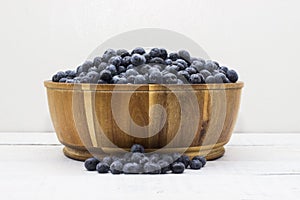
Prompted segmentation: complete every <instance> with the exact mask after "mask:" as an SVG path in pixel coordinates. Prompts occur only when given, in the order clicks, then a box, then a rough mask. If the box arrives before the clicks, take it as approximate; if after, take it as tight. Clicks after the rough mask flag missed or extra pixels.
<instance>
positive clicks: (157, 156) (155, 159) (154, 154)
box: [149, 153, 160, 163]
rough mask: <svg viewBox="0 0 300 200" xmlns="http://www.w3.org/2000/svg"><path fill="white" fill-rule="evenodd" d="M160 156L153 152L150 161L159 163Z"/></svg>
mask: <svg viewBox="0 0 300 200" xmlns="http://www.w3.org/2000/svg"><path fill="white" fill-rule="evenodd" d="M159 158H160V156H159V154H157V153H153V154H151V155H150V156H149V160H150V162H154V163H157V162H158V161H159Z"/></svg>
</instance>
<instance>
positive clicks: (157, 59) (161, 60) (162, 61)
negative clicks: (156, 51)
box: [149, 57, 165, 65]
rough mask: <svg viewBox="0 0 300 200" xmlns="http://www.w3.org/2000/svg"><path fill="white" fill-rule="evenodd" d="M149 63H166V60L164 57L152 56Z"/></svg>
mask: <svg viewBox="0 0 300 200" xmlns="http://www.w3.org/2000/svg"><path fill="white" fill-rule="evenodd" d="M149 63H154V64H160V65H165V61H164V60H163V59H162V58H160V57H155V58H151V60H150V61H149Z"/></svg>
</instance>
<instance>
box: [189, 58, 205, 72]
mask: <svg viewBox="0 0 300 200" xmlns="http://www.w3.org/2000/svg"><path fill="white" fill-rule="evenodd" d="M191 67H193V68H195V69H196V70H197V71H198V72H200V71H201V70H203V69H204V63H203V62H201V61H199V60H195V61H194V62H193V63H192V65H191Z"/></svg>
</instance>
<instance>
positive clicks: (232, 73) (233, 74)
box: [226, 69, 239, 83]
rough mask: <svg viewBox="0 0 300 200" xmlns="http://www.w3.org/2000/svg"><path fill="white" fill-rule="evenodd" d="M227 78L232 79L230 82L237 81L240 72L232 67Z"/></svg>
mask: <svg viewBox="0 0 300 200" xmlns="http://www.w3.org/2000/svg"><path fill="white" fill-rule="evenodd" d="M226 75H227V78H228V79H229V80H230V82H232V83H235V82H237V80H238V79H239V76H238V74H237V73H236V71H234V70H233V69H230V70H228V71H227V73H226Z"/></svg>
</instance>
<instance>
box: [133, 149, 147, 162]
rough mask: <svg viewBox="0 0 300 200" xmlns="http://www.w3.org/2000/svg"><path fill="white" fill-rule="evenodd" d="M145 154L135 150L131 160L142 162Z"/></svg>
mask: <svg viewBox="0 0 300 200" xmlns="http://www.w3.org/2000/svg"><path fill="white" fill-rule="evenodd" d="M144 157H145V155H144V154H143V153H140V152H134V153H133V154H132V156H131V158H130V160H131V162H135V163H140V160H142V158H144Z"/></svg>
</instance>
